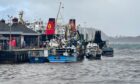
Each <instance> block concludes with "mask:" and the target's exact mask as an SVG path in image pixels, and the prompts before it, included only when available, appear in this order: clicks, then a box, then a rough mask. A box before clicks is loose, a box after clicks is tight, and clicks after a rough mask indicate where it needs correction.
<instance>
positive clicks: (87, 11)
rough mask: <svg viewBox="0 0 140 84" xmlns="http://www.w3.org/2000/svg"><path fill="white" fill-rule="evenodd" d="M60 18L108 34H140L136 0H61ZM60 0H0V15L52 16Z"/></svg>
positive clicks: (29, 17) (27, 17)
mask: <svg viewBox="0 0 140 84" xmlns="http://www.w3.org/2000/svg"><path fill="white" fill-rule="evenodd" d="M61 1H62V5H63V6H64V8H63V9H62V10H61V15H62V17H63V22H65V23H67V22H68V20H69V19H70V18H75V19H76V20H77V24H81V26H87V27H94V28H97V29H100V30H102V31H104V32H105V33H106V34H107V35H109V36H116V35H125V36H137V35H140V28H139V27H140V26H139V25H140V0H61ZM59 2H60V0H0V19H1V18H5V19H6V18H7V15H8V14H9V15H11V16H18V12H19V11H20V10H24V12H25V16H24V18H25V19H26V20H34V19H39V18H41V19H43V20H44V21H47V20H48V18H49V17H56V15H57V12H58V7H59Z"/></svg>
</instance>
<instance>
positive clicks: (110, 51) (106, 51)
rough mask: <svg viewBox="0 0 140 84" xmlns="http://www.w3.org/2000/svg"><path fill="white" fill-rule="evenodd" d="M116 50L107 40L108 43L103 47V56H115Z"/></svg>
mask: <svg viewBox="0 0 140 84" xmlns="http://www.w3.org/2000/svg"><path fill="white" fill-rule="evenodd" d="M113 53H114V50H113V48H112V47H110V46H109V42H107V41H106V44H105V45H104V46H103V48H102V56H106V57H113Z"/></svg>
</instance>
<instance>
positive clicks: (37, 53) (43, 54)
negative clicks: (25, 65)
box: [28, 49, 48, 63]
mask: <svg viewBox="0 0 140 84" xmlns="http://www.w3.org/2000/svg"><path fill="white" fill-rule="evenodd" d="M47 56H48V49H32V50H29V51H28V57H29V62H30V63H45V62H48V59H47Z"/></svg>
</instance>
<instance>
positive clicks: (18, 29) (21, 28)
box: [0, 22, 39, 35]
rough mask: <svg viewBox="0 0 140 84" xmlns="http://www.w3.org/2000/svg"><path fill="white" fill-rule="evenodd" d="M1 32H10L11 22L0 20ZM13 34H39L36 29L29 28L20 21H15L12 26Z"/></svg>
mask: <svg viewBox="0 0 140 84" xmlns="http://www.w3.org/2000/svg"><path fill="white" fill-rule="evenodd" d="M0 34H10V26H9V24H5V23H2V22H0ZM11 34H22V35H39V34H38V33H36V32H35V31H33V30H31V29H29V28H27V27H26V26H25V25H23V24H20V23H14V24H12V26H11Z"/></svg>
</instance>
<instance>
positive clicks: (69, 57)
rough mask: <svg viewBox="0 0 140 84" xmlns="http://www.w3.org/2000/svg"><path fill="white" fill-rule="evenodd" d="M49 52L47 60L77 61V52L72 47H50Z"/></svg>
mask: <svg viewBox="0 0 140 84" xmlns="http://www.w3.org/2000/svg"><path fill="white" fill-rule="evenodd" d="M50 52H51V54H50V55H49V56H48V60H49V62H59V63H65V62H77V53H76V51H75V50H74V49H70V48H65V49H52V50H51V51H50Z"/></svg>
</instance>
